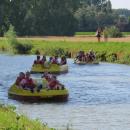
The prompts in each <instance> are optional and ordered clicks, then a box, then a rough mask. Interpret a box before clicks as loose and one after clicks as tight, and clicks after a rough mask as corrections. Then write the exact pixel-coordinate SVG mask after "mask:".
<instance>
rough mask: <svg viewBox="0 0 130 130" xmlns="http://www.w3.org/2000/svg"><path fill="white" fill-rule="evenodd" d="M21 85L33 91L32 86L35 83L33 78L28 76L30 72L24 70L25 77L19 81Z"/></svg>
mask: <svg viewBox="0 0 130 130" xmlns="http://www.w3.org/2000/svg"><path fill="white" fill-rule="evenodd" d="M21 85H22V87H23V89H29V90H30V91H31V92H32V93H33V92H34V88H35V86H36V84H35V83H34V81H33V79H32V78H31V77H30V72H26V75H25V79H23V80H22V81H21Z"/></svg>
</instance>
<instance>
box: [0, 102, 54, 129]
mask: <svg viewBox="0 0 130 130" xmlns="http://www.w3.org/2000/svg"><path fill="white" fill-rule="evenodd" d="M12 108H13V107H5V106H3V105H0V130H54V129H49V128H48V127H47V126H43V124H42V123H40V122H39V121H36V120H35V121H32V120H30V119H28V118H27V117H25V116H23V115H21V116H18V115H17V114H16V113H15V112H14V110H12Z"/></svg>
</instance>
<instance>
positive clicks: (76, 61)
mask: <svg viewBox="0 0 130 130" xmlns="http://www.w3.org/2000/svg"><path fill="white" fill-rule="evenodd" d="M74 63H75V64H78V65H86V64H95V65H96V64H99V62H98V61H96V60H94V61H91V62H83V61H79V60H77V59H74Z"/></svg>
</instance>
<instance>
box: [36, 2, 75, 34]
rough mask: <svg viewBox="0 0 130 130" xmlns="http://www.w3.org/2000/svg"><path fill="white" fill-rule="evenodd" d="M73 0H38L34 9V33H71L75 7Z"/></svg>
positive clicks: (73, 26) (72, 31)
mask: <svg viewBox="0 0 130 130" xmlns="http://www.w3.org/2000/svg"><path fill="white" fill-rule="evenodd" d="M73 2H74V0H62V1H61V0H39V1H38V2H37V3H36V7H35V9H34V14H35V30H36V35H73V34H74V32H75V30H76V26H77V25H76V24H77V22H76V19H75V18H74V16H73V13H74V12H75V10H76V8H77V1H76V3H75V4H74V5H73V4H72V3H73Z"/></svg>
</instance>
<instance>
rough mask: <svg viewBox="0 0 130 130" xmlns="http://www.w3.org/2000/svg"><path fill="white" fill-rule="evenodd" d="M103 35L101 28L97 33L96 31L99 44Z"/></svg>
mask: <svg viewBox="0 0 130 130" xmlns="http://www.w3.org/2000/svg"><path fill="white" fill-rule="evenodd" d="M101 33H102V30H101V28H98V29H97V31H96V37H97V39H98V42H100V41H101Z"/></svg>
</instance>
